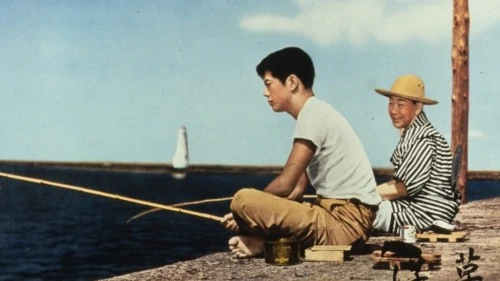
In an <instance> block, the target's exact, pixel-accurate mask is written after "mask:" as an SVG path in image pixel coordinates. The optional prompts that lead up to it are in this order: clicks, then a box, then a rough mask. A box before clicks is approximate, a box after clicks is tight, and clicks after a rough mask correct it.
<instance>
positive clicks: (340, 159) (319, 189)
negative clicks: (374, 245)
mask: <svg viewBox="0 0 500 281" xmlns="http://www.w3.org/2000/svg"><path fill="white" fill-rule="evenodd" d="M293 139H305V140H309V141H311V142H312V143H314V145H315V146H316V152H315V154H314V156H313V158H312V160H311V163H310V164H309V166H308V167H307V175H308V176H309V180H310V181H311V185H312V186H313V187H314V188H315V189H316V193H317V195H320V196H322V197H325V198H337V199H349V198H357V199H359V200H361V201H362V202H363V203H366V204H369V205H378V204H379V203H380V196H379V195H378V194H377V192H376V190H375V187H376V182H375V177H374V175H373V170H372V167H371V164H370V161H369V160H368V156H367V155H366V152H365V149H364V147H363V145H362V144H361V142H360V140H359V138H358V136H357V135H356V133H355V132H354V130H353V129H352V128H351V125H350V124H349V123H348V122H347V120H346V119H345V118H344V117H343V116H342V115H341V114H340V113H339V112H337V111H336V110H335V109H334V108H333V107H332V106H331V105H329V104H328V103H326V102H324V101H321V100H319V99H318V98H316V97H314V96H313V97H310V98H309V99H308V100H307V101H306V103H305V104H304V107H303V108H302V110H301V111H300V112H299V115H298V117H297V122H296V124H295V132H294V134H293Z"/></svg>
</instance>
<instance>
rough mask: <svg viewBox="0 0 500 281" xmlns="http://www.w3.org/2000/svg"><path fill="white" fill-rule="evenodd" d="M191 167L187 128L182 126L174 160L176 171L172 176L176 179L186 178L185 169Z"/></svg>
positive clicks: (178, 135) (173, 164)
mask: <svg viewBox="0 0 500 281" xmlns="http://www.w3.org/2000/svg"><path fill="white" fill-rule="evenodd" d="M188 166H189V150H188V139H187V131H186V127H185V126H182V127H180V129H179V132H178V134H177V147H176V149H175V154H174V157H173V158H172V167H173V168H174V170H176V171H175V172H174V173H173V174H172V176H173V177H174V178H176V179H183V178H185V177H186V172H185V169H186V168H187V167H188Z"/></svg>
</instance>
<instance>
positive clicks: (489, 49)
mask: <svg viewBox="0 0 500 281" xmlns="http://www.w3.org/2000/svg"><path fill="white" fill-rule="evenodd" d="M469 2H470V3H469V5H470V13H471V34H470V116H469V169H472V170H478V169H495V170H498V169H500V160H499V158H500V147H499V146H498V145H497V144H498V143H500V130H499V129H500V125H499V121H498V120H500V113H499V111H498V110H497V107H498V104H500V95H499V94H498V93H499V92H500V79H498V60H497V59H496V54H497V53H498V48H499V47H500V37H499V36H498V34H500V1H495V0H482V1H469ZM480 5H481V6H480ZM452 7H453V3H452V0H439V1H435V0H422V1H412V0H353V1H342V0H321V1H305V0H295V1H292V0H290V1H285V0H277V1H263V0H259V1H222V0H212V1H203V0H199V1H197V0H188V1H180V0H177V1H173V0H172V1H163V0H158V1H153V0H151V1H18V0H16V1H14V0H12V1H5V0H4V1H0V42H1V47H0V92H1V101H0V112H1V113H2V115H3V118H1V119H0V130H1V131H0V136H1V137H0V147H1V148H2V149H1V150H0V158H1V159H13V160H53V161H111V162H155V163H170V162H171V160H172V156H173V154H174V151H175V145H176V138H177V131H178V129H179V127H180V126H182V125H185V126H186V128H187V132H188V139H189V148H190V159H191V163H197V164H208V163H214V164H244V165H245V164H252V165H253V164H257V165H261V164H262V165H282V164H284V162H285V161H286V158H287V156H288V152H289V149H290V148H291V135H292V130H293V126H294V120H293V119H292V118H290V117H289V116H288V115H287V114H286V113H280V114H277V113H274V112H273V111H272V110H271V109H270V107H269V106H268V105H267V103H266V101H265V99H264V98H263V96H262V94H263V84H262V81H261V80H260V78H259V77H258V76H257V75H256V73H255V66H256V64H257V63H258V62H259V61H260V60H261V59H262V58H263V57H264V56H266V55H267V54H269V53H270V52H272V51H275V50H277V49H280V48H283V47H286V46H292V45H293V46H299V47H301V48H303V49H304V50H306V51H307V52H308V53H309V54H310V55H311V57H312V58H313V60H314V62H315V65H316V72H317V79H316V81H315V86H314V92H315V94H316V95H317V97H318V98H320V99H323V100H325V101H327V102H329V103H331V104H332V105H333V106H334V107H335V108H336V109H337V110H338V111H340V112H341V113H342V114H344V116H345V117H346V118H347V119H348V121H350V123H351V124H352V126H353V127H354V129H355V130H356V132H357V133H358V135H359V137H360V138H361V141H362V142H363V144H364V145H365V147H366V150H367V152H368V156H369V158H370V161H371V162H372V164H373V166H376V167H388V166H390V162H389V158H390V156H391V154H392V151H393V149H394V147H395V145H396V143H397V141H398V138H399V135H398V132H397V131H396V129H394V128H393V127H392V125H391V123H390V119H389V117H388V114H387V98H385V97H382V96H380V95H378V94H376V93H375V92H374V91H373V89H374V88H390V86H391V84H392V82H393V81H394V79H395V78H396V77H397V76H398V75H400V74H406V73H415V74H417V75H419V76H420V77H422V78H423V79H424V81H425V83H426V91H427V93H426V94H427V95H428V96H429V97H431V98H434V99H437V100H439V101H440V103H439V104H438V105H435V106H429V107H426V108H425V109H424V110H425V111H426V113H427V115H428V116H429V119H430V120H431V122H432V123H433V124H434V126H435V127H436V128H437V129H438V130H439V131H441V132H442V133H443V134H444V135H445V137H446V138H447V139H448V140H450V132H451V90H452V82H451V81H452V73H451V35H452Z"/></svg>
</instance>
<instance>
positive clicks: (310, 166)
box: [222, 47, 380, 257]
mask: <svg viewBox="0 0 500 281" xmlns="http://www.w3.org/2000/svg"><path fill="white" fill-rule="evenodd" d="M257 73H258V74H259V76H260V77H261V78H262V80H263V81H264V85H265V91H264V96H265V97H266V98H267V101H268V103H269V105H270V106H271V107H272V109H273V110H274V111H275V112H287V113H288V114H290V116H292V117H293V118H294V119H295V120H297V121H296V125H295V131H294V134H293V147H292V150H291V152H290V155H289V158H288V161H287V162H286V164H285V166H284V168H283V171H282V172H281V174H280V175H279V176H278V177H276V178H275V179H274V180H273V181H271V182H270V183H269V184H268V185H267V186H266V188H265V189H264V190H263V191H260V190H257V189H252V188H244V189H241V190H239V191H238V192H237V193H236V194H235V195H234V198H233V201H232V202H231V206H230V208H231V213H229V214H227V215H225V216H224V218H223V220H222V224H223V225H224V226H225V227H226V228H227V229H230V230H233V231H237V232H239V234H240V235H238V236H234V237H232V238H231V239H230V240H229V248H230V250H231V251H232V252H233V253H234V254H235V255H236V256H238V257H248V256H256V255H260V254H261V253H262V252H263V250H264V242H265V241H266V240H275V239H279V238H294V239H296V240H297V241H298V242H299V243H300V245H301V248H302V249H305V248H307V247H310V246H312V245H355V246H356V245H363V244H364V242H366V240H367V239H368V237H369V236H368V234H369V233H370V231H371V229H372V223H373V220H374V218H375V214H376V210H377V206H378V204H379V203H380V197H379V196H378V195H377V193H376V190H375V187H376V183H375V179H374V175H373V170H372V167H371V165H370V162H369V160H368V157H367V155H366V152H365V150H364V147H363V145H362V144H361V142H360V141H359V138H358V137H357V135H356V134H355V132H354V131H353V129H352V128H351V126H350V125H349V123H348V122H347V120H346V119H345V118H344V117H343V116H342V115H341V114H340V113H339V112H337V111H336V110H335V109H334V108H333V107H332V106H330V105H329V104H327V103H325V102H323V101H321V100H319V99H317V98H316V97H315V96H314V93H313V90H312V87H313V81H314V76H315V71H314V65H313V62H312V60H311V58H310V56H309V55H308V54H307V53H305V52H304V51H303V50H301V49H299V48H296V47H289V48H284V49H282V50H278V51H276V52H274V53H271V54H270V55H268V56H267V57H266V58H264V59H263V60H262V61H261V62H260V63H259V65H257ZM309 184H311V185H312V186H313V187H314V188H315V190H316V194H317V195H318V197H317V200H316V202H314V203H308V202H302V196H303V194H304V191H305V189H306V187H307V186H308V185H309Z"/></svg>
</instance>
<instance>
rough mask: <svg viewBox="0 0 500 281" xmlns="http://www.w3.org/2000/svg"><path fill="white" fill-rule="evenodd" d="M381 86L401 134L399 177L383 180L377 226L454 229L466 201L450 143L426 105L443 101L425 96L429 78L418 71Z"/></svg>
mask: <svg viewBox="0 0 500 281" xmlns="http://www.w3.org/2000/svg"><path fill="white" fill-rule="evenodd" d="M375 91H376V92H377V93H379V94H381V95H384V96H386V97H388V98H389V108H388V109H389V110H388V112H389V116H390V118H391V121H392V124H393V125H394V127H395V128H397V129H399V130H400V135H401V137H400V140H399V143H398V144H397V146H396V149H395V150H394V153H393V154H392V157H391V159H390V161H391V162H392V164H393V165H394V175H393V180H391V181H389V182H387V183H384V184H382V185H379V186H377V192H378V193H379V194H380V195H381V196H382V198H383V199H385V200H383V201H382V203H381V204H380V206H379V211H378V213H377V217H376V219H375V222H374V225H373V226H374V228H375V229H378V230H383V231H386V232H392V233H394V234H399V233H400V231H401V227H402V226H404V225H413V226H415V228H416V230H417V231H423V230H428V229H431V228H433V226H435V227H439V228H444V229H445V230H448V231H450V230H453V225H451V222H452V220H453V218H454V217H455V215H456V214H457V213H458V210H459V202H460V201H459V193H458V192H457V191H456V190H455V189H453V188H452V185H451V168H452V167H451V164H452V155H451V151H450V147H449V146H448V144H447V142H446V140H445V139H444V138H443V136H442V135H441V134H440V133H439V132H438V131H437V130H436V129H435V128H434V127H433V126H432V125H431V123H430V122H429V120H428V119H427V116H426V115H425V113H424V111H423V107H424V105H434V104H437V101H435V100H432V99H429V98H427V97H426V96H425V85H424V81H422V79H420V78H419V77H418V76H416V75H413V74H408V75H402V76H400V77H398V78H397V79H396V81H395V82H394V83H393V84H392V87H391V89H390V90H383V89H375ZM439 228H438V229H439Z"/></svg>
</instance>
